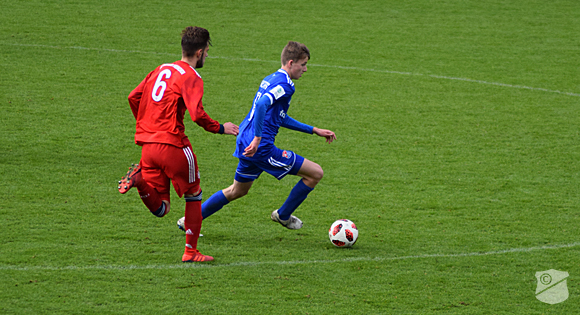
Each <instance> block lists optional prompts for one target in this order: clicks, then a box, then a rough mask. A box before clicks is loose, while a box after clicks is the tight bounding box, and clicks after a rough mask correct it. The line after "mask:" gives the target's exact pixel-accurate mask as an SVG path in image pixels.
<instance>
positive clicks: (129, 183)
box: [117, 164, 141, 194]
mask: <svg viewBox="0 0 580 315" xmlns="http://www.w3.org/2000/svg"><path fill="white" fill-rule="evenodd" d="M140 180H141V166H139V164H131V167H129V171H128V172H127V175H125V176H123V178H122V179H121V180H120V181H119V187H117V188H118V189H119V192H120V193H122V194H124V193H126V192H128V191H129V189H131V188H132V187H135V185H137V183H138V182H139V181H140Z"/></svg>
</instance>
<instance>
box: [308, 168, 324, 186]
mask: <svg viewBox="0 0 580 315" xmlns="http://www.w3.org/2000/svg"><path fill="white" fill-rule="evenodd" d="M322 177H324V171H323V170H322V167H320V165H318V164H315V166H314V167H313V168H312V171H311V172H310V173H309V174H308V177H307V178H306V180H307V181H308V182H309V183H310V184H311V185H316V184H318V183H319V182H320V181H321V180H322Z"/></svg>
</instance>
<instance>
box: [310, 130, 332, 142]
mask: <svg viewBox="0 0 580 315" xmlns="http://www.w3.org/2000/svg"><path fill="white" fill-rule="evenodd" d="M312 132H313V133H314V134H315V135H317V136H319V137H325V138H326V142H327V143H332V141H334V140H336V135H335V134H334V132H333V131H330V130H326V129H320V128H316V127H314V129H312Z"/></svg>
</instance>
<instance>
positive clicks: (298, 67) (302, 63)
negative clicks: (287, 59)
mask: <svg viewBox="0 0 580 315" xmlns="http://www.w3.org/2000/svg"><path fill="white" fill-rule="evenodd" d="M307 63H308V57H306V58H304V59H300V60H298V61H296V62H294V61H293V62H292V64H291V65H290V72H289V73H288V74H289V75H290V79H292V80H298V79H300V77H301V76H302V74H303V73H304V72H306V71H308V68H307V67H306V64H307Z"/></svg>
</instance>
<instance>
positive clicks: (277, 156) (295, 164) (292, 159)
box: [235, 147, 304, 183]
mask: <svg viewBox="0 0 580 315" xmlns="http://www.w3.org/2000/svg"><path fill="white" fill-rule="evenodd" d="M262 156H263V157H260V158H256V157H255V156H254V158H251V159H246V158H240V159H239V160H240V162H239V163H238V168H237V169H236V177H235V179H236V181H238V182H240V183H247V182H252V181H254V180H256V179H257V178H258V177H259V176H260V174H262V172H264V171H265V172H266V173H268V174H270V175H272V176H274V177H276V179H278V180H281V179H282V178H284V176H286V175H288V174H290V175H296V174H298V171H299V170H300V167H302V164H303V163H304V158H303V157H301V156H300V155H298V154H295V153H294V152H292V151H286V150H281V149H278V148H276V147H274V148H273V149H272V150H270V152H269V153H268V154H266V155H262Z"/></svg>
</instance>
